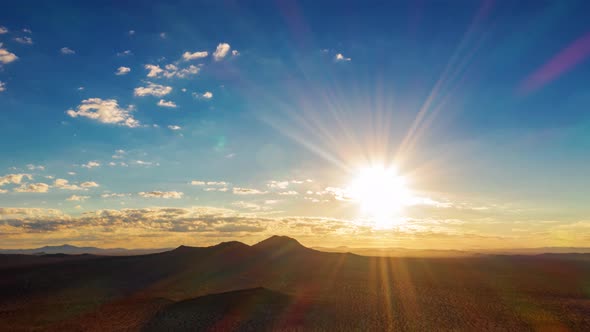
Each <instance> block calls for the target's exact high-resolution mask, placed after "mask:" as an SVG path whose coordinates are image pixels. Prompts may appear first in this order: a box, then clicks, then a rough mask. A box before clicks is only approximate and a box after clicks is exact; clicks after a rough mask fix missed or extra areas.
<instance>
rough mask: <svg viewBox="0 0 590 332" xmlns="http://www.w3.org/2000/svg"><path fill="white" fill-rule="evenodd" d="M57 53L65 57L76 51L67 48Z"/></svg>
mask: <svg viewBox="0 0 590 332" xmlns="http://www.w3.org/2000/svg"><path fill="white" fill-rule="evenodd" d="M59 51H60V52H61V54H65V55H71V54H76V51H74V50H72V49H71V48H69V47H62V48H61V49H60V50H59Z"/></svg>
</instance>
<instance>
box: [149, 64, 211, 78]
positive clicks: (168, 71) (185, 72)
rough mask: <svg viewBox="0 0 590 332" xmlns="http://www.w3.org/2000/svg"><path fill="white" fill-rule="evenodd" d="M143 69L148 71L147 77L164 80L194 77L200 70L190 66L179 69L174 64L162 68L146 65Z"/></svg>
mask: <svg viewBox="0 0 590 332" xmlns="http://www.w3.org/2000/svg"><path fill="white" fill-rule="evenodd" d="M145 69H147V70H148V74H147V77H162V76H163V77H166V78H174V77H177V78H185V77H187V76H189V75H196V74H198V73H199V71H201V69H200V68H199V67H197V66H195V65H190V66H188V67H185V68H179V67H178V66H176V65H175V64H171V63H170V64H167V65H165V66H164V68H162V67H160V66H159V65H152V64H147V65H145Z"/></svg>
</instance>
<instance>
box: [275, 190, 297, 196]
mask: <svg viewBox="0 0 590 332" xmlns="http://www.w3.org/2000/svg"><path fill="white" fill-rule="evenodd" d="M279 195H281V196H295V195H299V193H298V192H296V191H295V190H289V191H282V192H280V193H279Z"/></svg>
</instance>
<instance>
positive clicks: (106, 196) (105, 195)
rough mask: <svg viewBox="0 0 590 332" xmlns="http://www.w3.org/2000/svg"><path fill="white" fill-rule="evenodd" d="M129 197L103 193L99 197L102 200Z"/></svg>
mask: <svg viewBox="0 0 590 332" xmlns="http://www.w3.org/2000/svg"><path fill="white" fill-rule="evenodd" d="M127 196H130V194H122V193H104V194H102V195H100V197H102V198H122V197H127Z"/></svg>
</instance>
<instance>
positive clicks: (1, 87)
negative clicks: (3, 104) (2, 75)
mask: <svg viewBox="0 0 590 332" xmlns="http://www.w3.org/2000/svg"><path fill="white" fill-rule="evenodd" d="M4 90H6V83H4V82H2V81H0V92H2V91H4Z"/></svg>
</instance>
